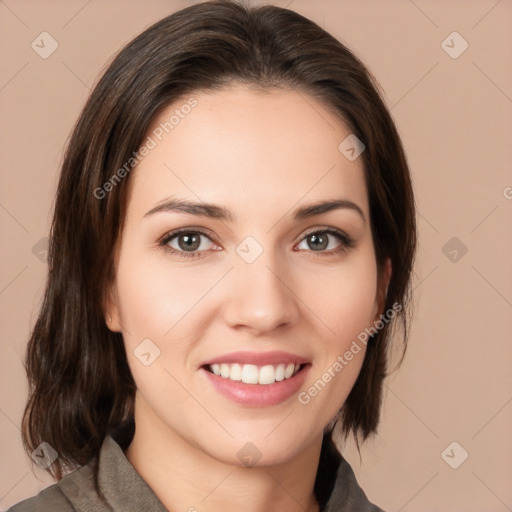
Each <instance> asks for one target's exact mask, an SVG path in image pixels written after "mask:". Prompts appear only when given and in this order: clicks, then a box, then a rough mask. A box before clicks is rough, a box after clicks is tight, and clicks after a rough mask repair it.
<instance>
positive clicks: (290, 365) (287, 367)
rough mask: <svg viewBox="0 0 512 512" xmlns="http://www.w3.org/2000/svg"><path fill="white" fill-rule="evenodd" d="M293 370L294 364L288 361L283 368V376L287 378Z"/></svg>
mask: <svg viewBox="0 0 512 512" xmlns="http://www.w3.org/2000/svg"><path fill="white" fill-rule="evenodd" d="M294 371H295V365H294V364H293V363H290V364H289V365H287V366H286V368H285V370H284V378H285V379H289V378H290V377H291V376H292V375H293V372H294Z"/></svg>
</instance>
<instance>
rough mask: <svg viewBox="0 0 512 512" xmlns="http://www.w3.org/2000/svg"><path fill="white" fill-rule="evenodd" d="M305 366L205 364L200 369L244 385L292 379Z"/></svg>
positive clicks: (265, 383) (290, 364) (291, 364)
mask: <svg viewBox="0 0 512 512" xmlns="http://www.w3.org/2000/svg"><path fill="white" fill-rule="evenodd" d="M305 366H306V364H293V363H288V364H286V363H280V364H268V365H264V366H257V365H254V364H239V363H229V364H228V363H220V364H206V365H204V366H203V367H202V368H204V369H205V370H207V371H209V372H210V373H213V374H215V375H217V376H219V377H223V378H224V379H229V380H232V381H235V382H243V383H244V384H262V385H267V384H274V383H275V382H281V381H283V380H287V379H290V378H292V377H294V376H295V375H296V374H297V373H298V372H300V371H301V370H302V369H303V368H304V367H305Z"/></svg>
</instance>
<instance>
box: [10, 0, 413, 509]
mask: <svg viewBox="0 0 512 512" xmlns="http://www.w3.org/2000/svg"><path fill="white" fill-rule="evenodd" d="M415 245H416V229H415V219H414V200H413V193H412V188H411V182H410V176H409V170H408V167H407V163H406V158H405V155H404V151H403V149H402V145H401V142H400V139H399V136H398V134H397V131H396V128H395V126H394V124H393V121H392V119H391V117H390V115H389V113H388V112H387V110H386V108H385V106H384V104H383V102H382V100H381V98H380V96H379V94H378V92H377V90H376V88H375V86H374V80H373V79H372V77H371V75H370V74H369V73H368V71H367V70H366V69H365V67H364V66H363V64H362V63H361V62H360V61H359V60H358V59H357V58H356V57H355V56H354V55H353V54H352V53H351V52H350V51H349V50H348V49H347V48H346V47H344V46H343V45H342V44H341V43H340V42H338V41H337V40H335V39H334V38H333V37H332V36H330V35H329V34H327V33H326V32H325V31H324V30H322V29H321V28H320V27H318V26H317V25H316V24H314V23H313V22H311V21H309V20H307V19H305V18H303V17H302V16H300V15H298V14H297V13H294V12H292V11H289V10H286V9H281V8H277V7H273V6H262V7H246V6H243V5H240V4H238V3H235V2H231V1H215V2H206V3H202V4H198V5H194V6H192V7H189V8H187V9H184V10H182V11H179V12H177V13H175V14H173V15H172V16H169V17H168V18H165V19H164V20H162V21H160V22H159V23H157V24H155V25H154V26H152V27H150V28H149V29H147V30H146V31H145V32H143V33H142V34H141V35H140V36H138V37H137V38H136V39H135V40H133V41H132V42H131V43H129V44H128V45H127V46H126V47H125V48H124V49H123V50H122V51H121V52H120V53H119V55H118V56H117V57H116V59H115V60H114V61H113V63H112V64H111V65H110V67H109V68H108V70H107V71H106V73H105V75H104V76H103V77H102V79H101V80H100V82H99V83H98V85H97V86H96V88H95V89H94V91H93V93H92V94H91V97H90V99H89V101H88V103H87V105H86V106H85V108H84V110H83V112H82V114H81V116H80V119H79V121H78V123H77V125H76V127H75V130H74V133H73V135H72V138H71V140H70V143H69V147H68V150H67V153H66V157H65V160H64V163H63V168H62V172H61V179H60V182H59V187H58V191H57V201H56V206H55V213H54V219H53V224H52V232H51V244H50V252H49V280H48V283H47V288H46V293H45V298H44V303H43V306H42V310H41V312H40V314H39V317H38V320H37V323H36V325H35V328H34V330H33V333H32V336H31V339H30V341H29V345H28V352H27V360H26V367H27V373H28V377H29V382H30V396H29V401H28V403H27V407H26V410H25V414H24V419H23V441H24V443H25V447H26V449H27V451H28V452H29V453H31V454H32V458H33V459H34V460H35V461H36V462H38V463H39V464H40V465H41V466H42V467H45V468H47V469H48V471H50V473H51V474H52V475H53V476H54V477H55V478H56V479H57V480H59V482H58V483H57V484H54V485H52V486H50V487H48V488H47V489H45V490H43V491H42V492H41V493H39V494H38V495H37V496H36V497H34V498H30V499H28V500H25V501H23V502H21V503H20V504H18V505H15V506H14V507H12V509H11V510H13V511H16V512H17V511H23V510H59V511H72V510H73V511H74V510H80V511H86V510H95V511H96V510H98V511H103V510H105V511H106V510H116V511H117V510H155V511H156V510H159V511H164V510H189V511H194V510H198V511H217V510H223V511H225V510H235V509H236V510H240V509H243V510H245V511H255V512H256V511H264V510H265V511H266V510H286V511H299V510H300V511H308V512H309V511H319V510H322V511H334V510H336V511H338V510H343V511H358V512H361V511H378V510H381V509H379V508H378V507H376V506H375V505H373V504H372V503H371V502H370V501H369V500H368V499H367V497H366V495H365V493H364V492H363V491H362V489H361V488H360V487H359V486H358V484H357V481H356V479H355V477H354V474H353V472H352V470H351V468H350V466H349V464H348V463H347V462H346V461H345V459H344V458H343V457H342V456H341V454H340V452H339V451H338V449H337V447H336V445H335V444H334V442H333V439H332V436H333V433H334V428H335V426H336V425H337V424H338V421H339V424H340V431H341V434H342V435H343V436H345V437H346V436H347V435H348V434H350V433H352V434H354V436H355V439H356V442H358V440H359V439H362V440H365V439H366V438H368V436H370V435H372V434H374V433H376V431H377V427H378V422H379V411H380V403H381V397H382V386H383V379H384V378H385V376H386V375H387V374H388V361H387V354H388V351H389V346H390V331H391V329H392V327H393V325H394V324H395V323H396V322H397V320H398V319H400V320H401V325H402V327H403V328H404V331H403V332H404V340H405V338H406V305H407V297H408V290H409V277H410V273H411V266H412V262H413V257H414V250H415ZM404 347H405V345H404ZM65 473H69V474H66V475H65Z"/></svg>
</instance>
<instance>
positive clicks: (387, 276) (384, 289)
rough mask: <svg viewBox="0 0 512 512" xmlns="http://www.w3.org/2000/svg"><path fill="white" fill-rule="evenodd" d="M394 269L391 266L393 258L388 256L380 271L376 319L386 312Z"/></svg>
mask: <svg viewBox="0 0 512 512" xmlns="http://www.w3.org/2000/svg"><path fill="white" fill-rule="evenodd" d="M392 273H393V269H392V266H391V258H387V259H386V261H385V263H384V265H383V266H382V270H380V271H379V277H378V280H379V282H378V283H377V297H376V300H375V306H376V309H377V311H376V314H375V320H378V318H379V317H380V315H381V314H383V313H384V306H385V305H386V295H387V293H388V286H389V282H390V281H391V275H392Z"/></svg>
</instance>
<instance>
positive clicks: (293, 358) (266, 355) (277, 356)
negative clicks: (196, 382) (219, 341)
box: [201, 350, 309, 366]
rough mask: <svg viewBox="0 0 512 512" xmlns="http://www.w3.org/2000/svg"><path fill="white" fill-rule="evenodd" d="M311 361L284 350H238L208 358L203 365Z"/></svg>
mask: <svg viewBox="0 0 512 512" xmlns="http://www.w3.org/2000/svg"><path fill="white" fill-rule="evenodd" d="M308 362H309V361H308V360H307V359H306V358H304V357H301V356H298V355H297V354H292V353H290V352H283V351H280V350H275V351H272V352H246V351H238V352H230V353H229V354H224V355H222V356H218V357H214V358H213V359H208V360H207V361H204V362H203V363H201V366H206V365H211V364H221V363H227V364H231V363H240V364H254V365H256V366H265V365H269V364H279V363H285V364H289V363H293V364H305V363H308Z"/></svg>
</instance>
